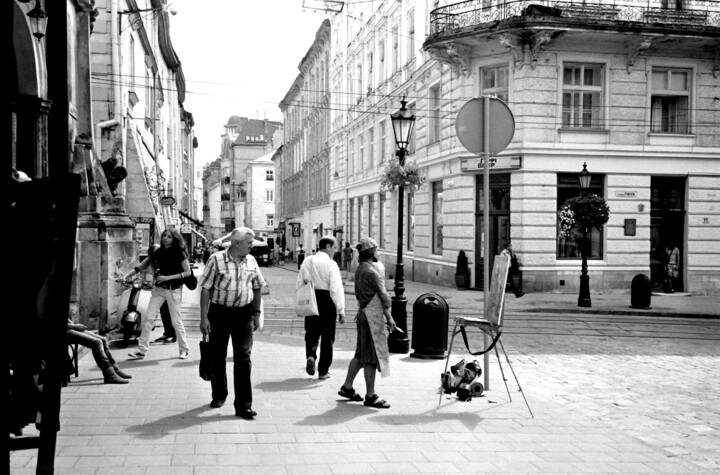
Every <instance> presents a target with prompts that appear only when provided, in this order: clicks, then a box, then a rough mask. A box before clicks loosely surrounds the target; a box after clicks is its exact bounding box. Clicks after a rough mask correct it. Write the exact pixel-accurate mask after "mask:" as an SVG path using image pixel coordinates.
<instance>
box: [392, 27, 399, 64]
mask: <svg viewBox="0 0 720 475" xmlns="http://www.w3.org/2000/svg"><path fill="white" fill-rule="evenodd" d="M392 42H393V43H392V72H393V74H394V73H395V72H397V70H398V69H400V37H399V35H398V27H397V26H396V27H393V29H392Z"/></svg>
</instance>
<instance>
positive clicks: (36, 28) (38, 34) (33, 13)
mask: <svg viewBox="0 0 720 475" xmlns="http://www.w3.org/2000/svg"><path fill="white" fill-rule="evenodd" d="M27 16H28V17H29V18H30V30H31V31H32V34H33V36H34V37H35V38H37V39H38V40H39V39H41V38H43V37H44V36H45V32H46V31H47V13H45V10H43V9H42V5H40V0H35V7H34V8H33V9H32V10H30V11H29V12H28V13H27Z"/></svg>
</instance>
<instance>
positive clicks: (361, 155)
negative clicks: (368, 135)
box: [358, 132, 365, 171]
mask: <svg viewBox="0 0 720 475" xmlns="http://www.w3.org/2000/svg"><path fill="white" fill-rule="evenodd" d="M358 148H359V149H360V150H359V151H358V163H359V164H360V170H359V171H364V170H365V134H363V133H362V132H360V135H358Z"/></svg>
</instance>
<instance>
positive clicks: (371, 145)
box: [368, 127, 375, 168]
mask: <svg viewBox="0 0 720 475" xmlns="http://www.w3.org/2000/svg"><path fill="white" fill-rule="evenodd" d="M374 150H375V128H374V127H370V128H369V129H368V168H372V167H374V166H375V154H374V153H373V151H374Z"/></svg>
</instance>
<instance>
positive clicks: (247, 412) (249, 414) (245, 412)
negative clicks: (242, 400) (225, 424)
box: [235, 408, 257, 420]
mask: <svg viewBox="0 0 720 475" xmlns="http://www.w3.org/2000/svg"><path fill="white" fill-rule="evenodd" d="M235 415H236V416H237V417H242V418H243V419H247V420H252V419H253V418H254V417H255V416H257V412H255V411H253V410H252V409H250V408H247V409H241V410H239V411H237V412H235Z"/></svg>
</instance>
